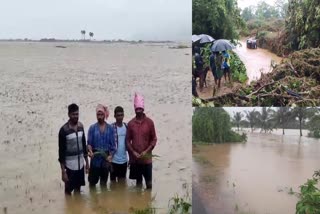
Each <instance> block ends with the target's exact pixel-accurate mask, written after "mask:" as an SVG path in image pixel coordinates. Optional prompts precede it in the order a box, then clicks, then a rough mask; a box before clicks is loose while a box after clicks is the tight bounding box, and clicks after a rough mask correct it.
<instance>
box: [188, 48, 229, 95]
mask: <svg viewBox="0 0 320 214" xmlns="http://www.w3.org/2000/svg"><path fill="white" fill-rule="evenodd" d="M200 52H201V51H200V48H199V47H198V46H195V47H194V62H195V69H193V72H192V74H193V75H192V94H193V95H194V96H196V97H198V93H197V90H196V86H197V82H196V79H197V78H199V86H200V92H201V91H202V90H203V87H204V86H205V87H207V83H206V78H207V73H208V71H209V70H211V72H212V75H213V77H214V82H215V84H216V85H217V86H218V88H220V87H221V78H222V76H224V78H225V81H227V79H228V80H229V82H231V70H230V55H229V53H228V52H227V51H222V52H214V51H211V54H210V56H209V65H205V63H204V60H203V52H202V53H200Z"/></svg>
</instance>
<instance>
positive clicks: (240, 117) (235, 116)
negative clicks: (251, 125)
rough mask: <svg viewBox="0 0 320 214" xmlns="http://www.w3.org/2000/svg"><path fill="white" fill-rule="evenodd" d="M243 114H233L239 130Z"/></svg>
mask: <svg viewBox="0 0 320 214" xmlns="http://www.w3.org/2000/svg"><path fill="white" fill-rule="evenodd" d="M242 116H243V115H242V114H241V112H236V113H235V115H234V116H233V122H234V123H235V124H236V125H237V127H238V131H239V126H240V122H241V119H242Z"/></svg>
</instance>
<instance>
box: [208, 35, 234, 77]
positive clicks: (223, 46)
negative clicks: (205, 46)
mask: <svg viewBox="0 0 320 214" xmlns="http://www.w3.org/2000/svg"><path fill="white" fill-rule="evenodd" d="M234 48H235V46H234V45H233V44H232V43H231V42H230V41H228V40H226V39H219V40H216V41H215V42H214V44H213V45H212V47H211V51H215V52H220V51H222V52H223V53H222V54H223V56H221V57H223V62H222V65H221V69H222V71H224V75H225V80H226V81H227V77H226V76H227V75H228V77H229V81H231V78H230V73H231V72H230V62H229V59H230V55H229V54H228V53H227V52H226V50H232V49H234ZM219 56H220V55H219ZM216 62H218V63H220V64H221V61H220V60H219V59H218V60H216ZM216 66H217V67H218V65H217V64H216ZM218 68H220V66H219V67H218Z"/></svg>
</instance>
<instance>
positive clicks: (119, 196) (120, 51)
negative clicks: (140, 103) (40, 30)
mask: <svg viewBox="0 0 320 214" xmlns="http://www.w3.org/2000/svg"><path fill="white" fill-rule="evenodd" d="M56 45H63V46H66V47H67V48H64V49H61V48H56V47H55V46H56ZM175 45H177V44H125V43H121V44H120V43H111V44H95V43H61V44H57V43H32V42H29V43H27V42H26V43H22V42H21V43H14V42H0V65H1V67H0V75H1V78H0V118H1V119H0V136H1V138H0V201H1V203H0V213H2V212H4V213H7V214H11V213H14V214H19V213H39V214H40V213H41V214H42V213H46V214H50V213H79V214H80V213H90V214H91V213H103V214H107V213H118V214H119V213H129V211H130V210H131V209H132V208H135V209H142V208H146V207H148V206H153V207H155V208H157V213H166V210H167V208H168V201H169V200H170V198H171V197H173V196H175V194H178V195H179V196H181V197H182V196H185V195H186V194H187V193H188V194H189V195H191V183H192V182H191V179H192V178H191V175H192V172H191V163H192V160H191V155H190V154H191V143H190V142H191V117H190V115H191V114H192V107H191V105H190V100H191V93H190V91H191V84H190V72H189V70H190V67H191V61H190V56H191V49H171V48H169V47H170V46H175ZM168 74H170V78H168ZM135 91H138V92H142V93H143V95H144V96H145V102H146V103H145V111H146V114H147V115H148V116H150V117H151V118H152V119H153V121H154V123H155V128H156V131H157V135H158V144H157V146H156V148H155V150H154V154H156V155H159V156H160V158H159V159H158V160H155V161H154V163H153V189H152V191H145V190H144V189H143V188H142V189H141V188H135V186H134V184H133V181H132V180H130V181H128V184H127V185H116V186H114V185H111V186H110V184H108V188H107V189H105V190H101V189H100V188H99V187H98V188H97V191H96V192H90V191H89V188H88V182H87V176H86V184H87V185H86V186H85V187H83V188H82V193H81V195H80V196H77V197H71V198H67V199H65V197H64V186H63V182H62V181H61V172H60V166H59V163H58V131H59V129H60V127H61V126H62V125H63V124H64V123H65V122H66V121H67V119H68V117H67V105H68V104H70V103H72V102H75V103H77V104H78V105H79V106H80V121H81V122H82V123H83V124H84V126H85V132H86V133H87V131H88V128H89V126H90V125H91V124H93V123H95V122H96V116H95V107H96V105H97V104H98V103H103V104H106V105H107V106H108V107H109V109H110V117H109V118H108V122H109V123H111V122H114V118H113V110H114V108H115V107H116V106H117V105H121V106H123V107H124V111H125V119H124V120H125V122H128V121H129V120H130V119H131V118H132V117H134V110H133V103H132V101H133V95H134V92H135ZM189 95H190V96H189Z"/></svg>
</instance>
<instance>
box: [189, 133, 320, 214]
mask: <svg viewBox="0 0 320 214" xmlns="http://www.w3.org/2000/svg"><path fill="white" fill-rule="evenodd" d="M285 132H286V133H285V135H284V136H282V130H277V131H275V132H273V133H272V134H264V133H259V132H254V133H250V132H248V133H247V134H248V140H247V142H246V143H244V144H228V143H226V144H214V145H201V146H196V149H194V158H195V160H198V161H196V162H195V163H194V165H193V167H194V171H193V173H194V175H193V177H194V179H193V182H194V184H193V186H194V187H196V188H197V190H198V192H200V193H201V196H200V197H201V199H202V200H203V202H204V204H205V207H206V209H207V210H208V211H210V212H209V213H219V214H230V213H248V214H249V213H250V214H251V213H255V214H266V213H268V214H282V213H295V206H296V203H297V201H298V198H297V197H296V196H295V195H294V194H289V193H290V192H292V191H294V192H298V191H299V186H300V185H302V184H304V183H305V182H306V181H307V179H308V178H311V177H312V175H313V173H314V171H316V170H319V168H320V165H319V161H320V158H319V153H320V141H319V140H317V139H314V138H308V137H300V136H299V130H285ZM303 134H304V136H306V134H307V131H304V132H303ZM199 160H201V161H199ZM203 160H205V161H203ZM291 188H292V189H291ZM291 190H292V191H291Z"/></svg>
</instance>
